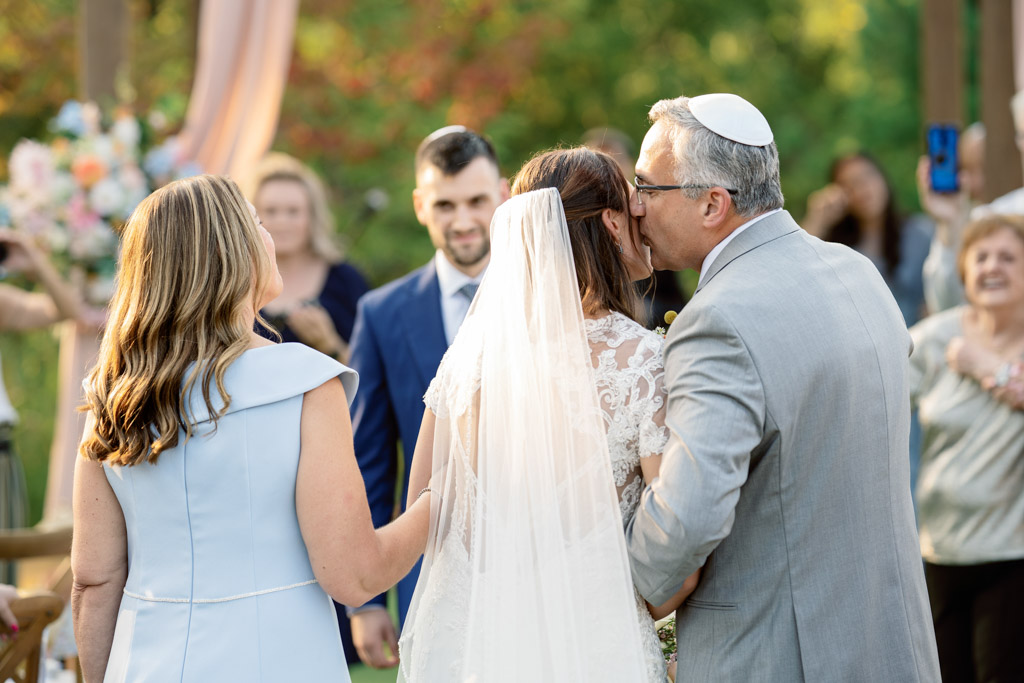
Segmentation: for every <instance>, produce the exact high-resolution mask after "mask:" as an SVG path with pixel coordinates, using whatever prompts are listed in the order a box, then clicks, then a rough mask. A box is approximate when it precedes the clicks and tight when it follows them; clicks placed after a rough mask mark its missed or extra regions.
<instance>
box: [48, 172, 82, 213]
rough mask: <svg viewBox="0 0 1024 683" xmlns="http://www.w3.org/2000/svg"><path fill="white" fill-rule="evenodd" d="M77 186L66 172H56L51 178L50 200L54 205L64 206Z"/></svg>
mask: <svg viewBox="0 0 1024 683" xmlns="http://www.w3.org/2000/svg"><path fill="white" fill-rule="evenodd" d="M77 187H78V184H77V183H76V182H75V179H74V177H73V176H72V175H71V174H70V173H67V172H66V171H57V173H55V174H54V176H53V184H52V185H51V186H50V198H51V200H52V201H53V203H54V204H57V205H60V204H65V203H66V202H67V201H68V200H69V199H71V195H72V194H74V192H75V189H76V188H77Z"/></svg>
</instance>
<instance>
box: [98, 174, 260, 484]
mask: <svg viewBox="0 0 1024 683" xmlns="http://www.w3.org/2000/svg"><path fill="white" fill-rule="evenodd" d="M271 273H272V264H271V263H270V258H269V256H268V254H267V251H266V248H265V246H264V245H263V240H262V237H261V235H260V232H259V228H258V227H257V226H256V222H255V221H254V220H253V218H252V215H251V214H250V213H249V207H248V206H247V205H246V202H245V198H244V197H243V196H242V193H241V191H239V189H238V186H237V185H235V183H234V182H232V181H231V180H229V179H227V178H224V177H221V176H211V175H202V176H194V177H192V178H186V179H184V180H179V181H176V182H174V183H171V184H169V185H166V186H164V187H162V188H160V189H159V190H157V191H156V192H154V193H153V194H151V195H150V196H149V197H147V198H146V199H145V200H143V202H142V203H141V204H139V206H138V208H136V209H135V211H134V213H132V216H131V218H129V219H128V224H127V225H126V226H125V229H124V234H123V236H122V249H121V256H120V259H119V263H118V271H117V289H116V291H115V293H114V298H113V300H112V301H111V304H110V317H109V319H108V320H107V325H106V332H105V334H104V335H103V344H102V346H101V347H100V355H99V360H98V361H97V364H96V366H95V367H94V368H93V370H92V371H91V372H90V373H89V376H88V379H87V381H86V392H85V393H86V395H85V400H86V405H85V407H84V408H83V410H88V411H90V412H91V413H92V414H93V416H94V417H95V422H94V423H93V426H92V427H91V429H90V430H88V431H87V432H86V434H85V437H84V439H83V441H82V446H81V452H82V455H84V456H85V457H86V458H89V459H91V460H97V461H103V460H106V459H108V458H110V459H111V460H113V461H114V462H118V463H120V464H122V465H136V464H138V463H140V462H143V461H148V462H156V460H157V457H159V455H160V453H161V452H163V451H164V450H166V449H168V448H173V447H174V446H176V445H177V444H178V431H179V429H181V430H184V432H185V437H186V439H187V438H188V437H190V436H191V435H192V427H193V422H194V420H193V419H192V417H191V415H189V414H187V413H188V402H187V397H188V396H189V395H190V394H191V392H192V390H193V387H194V386H195V384H196V382H197V381H198V382H199V384H200V387H201V388H202V395H203V399H204V400H205V401H206V407H207V409H208V410H209V414H210V416H211V417H212V419H213V420H214V424H216V420H217V418H219V417H220V416H221V415H223V414H224V412H225V411H226V410H227V406H228V404H229V402H230V397H229V396H228V395H227V392H226V391H225V389H224V372H225V371H226V370H227V368H228V366H229V365H231V363H232V362H233V361H234V360H235V359H237V358H238V357H239V356H241V355H242V353H243V352H244V351H245V350H246V349H247V348H248V346H249V343H250V335H251V330H252V316H256V319H257V320H259V321H260V322H261V323H262V319H261V318H260V317H259V312H258V311H256V305H257V304H258V302H259V301H260V299H261V298H262V294H263V292H264V290H265V289H266V287H267V286H268V284H269V283H270V278H271ZM193 363H194V364H193ZM190 366H191V367H190ZM214 381H215V382H216V383H217V390H218V391H219V393H220V396H221V397H222V398H223V401H224V405H223V407H222V408H221V409H220V411H216V410H215V409H214V407H213V404H212V402H211V399H210V385H211V382H214Z"/></svg>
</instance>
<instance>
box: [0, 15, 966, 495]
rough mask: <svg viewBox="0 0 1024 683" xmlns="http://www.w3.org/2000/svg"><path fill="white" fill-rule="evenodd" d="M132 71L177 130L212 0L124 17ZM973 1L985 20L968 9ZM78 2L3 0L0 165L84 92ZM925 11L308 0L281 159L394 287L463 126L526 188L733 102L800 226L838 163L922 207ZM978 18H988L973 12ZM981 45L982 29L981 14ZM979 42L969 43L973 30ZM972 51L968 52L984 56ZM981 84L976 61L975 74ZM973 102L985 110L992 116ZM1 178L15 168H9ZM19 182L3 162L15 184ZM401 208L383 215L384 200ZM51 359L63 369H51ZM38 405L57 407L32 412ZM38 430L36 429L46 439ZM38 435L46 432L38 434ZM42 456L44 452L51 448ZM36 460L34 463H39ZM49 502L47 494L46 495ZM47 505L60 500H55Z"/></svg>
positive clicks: (31, 360)
mask: <svg viewBox="0 0 1024 683" xmlns="http://www.w3.org/2000/svg"><path fill="white" fill-rule="evenodd" d="M125 2H126V3H127V6H128V7H129V8H130V12H131V31H130V36H129V46H130V48H129V54H130V59H129V61H128V63H127V65H126V66H127V68H126V69H125V70H124V73H123V74H121V76H120V77H119V80H118V83H119V92H120V96H121V97H122V98H123V99H124V100H125V101H127V102H129V103H131V104H133V105H134V107H135V110H136V111H148V110H149V109H150V108H151V107H152V106H153V105H157V104H158V105H159V106H160V107H161V108H162V109H164V111H166V112H168V114H169V117H170V119H171V121H172V124H173V123H174V122H180V121H181V119H182V118H183V115H184V112H185V108H186V106H187V99H188V92H189V88H190V86H191V79H192V72H193V68H194V59H195V57H194V52H195V44H196V41H195V24H196V21H197V15H196V12H197V7H198V3H197V2H195V0H159V1H157V0H125ZM968 4H970V3H968ZM77 5H78V3H76V2H74V0H41V1H39V2H23V1H22V0H0V116H2V120H3V125H2V126H0V158H3V157H6V155H7V153H9V151H10V149H11V147H13V145H14V143H15V142H16V141H17V139H18V138H20V137H22V136H40V135H43V134H44V133H45V122H46V120H47V119H48V118H49V117H50V116H51V115H52V114H53V113H54V112H55V111H56V110H57V108H58V107H59V106H60V104H61V103H62V102H63V101H64V100H66V99H67V98H69V97H71V96H73V95H74V94H75V91H76V89H75V78H76V59H77V53H76V49H75V41H74V32H75V23H76V9H77ZM920 6H921V3H920V0H771V1H770V2H769V0H756V1H755V0H750V1H740V0H733V1H732V2H726V1H725V0H645V2H634V1H633V0H555V1H554V2H541V1H540V0H519V1H518V2H508V1H507V0H506V1H504V2H502V1H499V0H447V1H442V0H420V1H418V2H404V1H403V0H344V1H340V0H303V2H302V3H301V5H300V16H299V20H298V23H297V29H296V40H295V50H294V56H293V60H292V65H291V71H290V76H289V83H288V87H287V89H286V91H285V97H284V102H283V106H282V112H281V119H280V125H279V130H278V135H277V139H276V141H275V143H274V147H275V148H276V149H280V150H282V151H286V152H290V153H292V154H295V155H296V156H298V157H299V158H301V159H303V160H305V161H307V162H309V163H310V164H311V165H313V166H314V167H315V168H316V169H317V170H318V171H319V172H320V173H321V174H322V175H323V176H324V178H325V179H326V180H327V183H328V186H329V187H330V189H331V193H332V205H333V207H334V209H335V212H336V215H337V218H338V224H339V226H340V228H341V232H342V234H343V235H344V236H345V239H346V241H347V242H348V245H349V256H350V259H351V260H352V261H353V262H354V263H355V264H356V265H357V266H358V267H359V268H361V269H362V270H363V271H364V272H365V273H366V274H367V275H368V277H369V278H370V280H371V281H372V282H374V283H375V284H381V283H383V282H385V281H387V280H389V279H392V278H394V277H397V276H399V275H402V274H403V273H405V272H407V271H408V270H410V269H411V268H413V267H415V266H418V265H419V264H421V263H423V262H425V261H426V260H427V259H428V258H429V256H430V254H431V252H432V247H431V245H430V242H429V239H428V238H427V235H426V232H425V230H423V228H421V227H420V226H419V225H418V224H417V223H416V220H415V217H414V216H413V212H412V206H411V200H410V195H411V192H412V189H413V184H414V178H413V168H412V156H413V153H414V151H415V149H416V146H417V144H418V143H419V141H420V140H421V139H422V138H423V137H424V136H425V135H427V134H428V133H430V132H431V131H432V130H434V129H436V128H438V127H440V126H442V125H446V124H449V123H463V124H466V125H469V126H471V127H475V128H478V129H479V130H482V131H484V132H486V133H487V134H488V135H490V136H491V138H492V139H493V140H494V143H495V145H496V147H497V149H498V152H499V155H500V157H501V159H502V160H503V165H504V170H505V172H506V173H508V174H513V173H514V172H515V170H516V169H517V168H518V167H519V166H520V165H521V164H522V163H523V162H524V161H525V160H526V159H528V158H529V157H530V156H532V155H533V154H534V153H536V152H537V151H539V150H542V149H546V148H550V147H553V146H557V145H572V144H576V143H577V142H578V140H579V138H580V135H581V134H582V133H583V132H584V131H585V130H586V129H588V128H590V127H594V126H612V127H616V128H620V129H622V130H623V131H625V132H626V133H628V134H629V135H630V136H632V137H633V138H634V139H635V140H636V141H637V142H638V143H639V141H640V140H641V139H642V136H643V134H644V132H645V130H646V128H647V122H646V114H647V110H648V108H649V107H650V105H651V104H653V103H654V102H655V101H657V100H658V99H660V98H663V97H673V96H676V95H679V94H688V95H696V94H701V93H706V92H717V91H730V92H735V93H738V94H740V95H743V96H744V97H746V98H747V99H749V100H751V101H752V102H753V103H755V104H756V105H757V106H758V107H759V108H760V109H761V110H762V111H763V112H764V114H765V115H766V116H767V118H768V120H769V121H770V122H771V124H772V127H773V129H774V131H775V135H776V140H777V143H778V146H779V151H780V156H781V161H782V176H783V189H784V191H785V193H786V197H787V200H788V201H787V205H788V207H789V208H790V210H791V211H792V212H793V213H794V214H795V215H796V216H797V217H800V216H801V215H802V214H803V212H804V207H805V202H806V197H807V195H808V194H809V193H810V192H811V191H813V190H815V189H817V188H818V187H820V186H821V185H822V184H823V183H824V182H825V179H826V173H827V169H828V166H829V164H830V162H831V160H832V158H833V157H834V156H836V155H837V154H842V153H846V152H850V151H853V150H856V149H865V150H867V151H869V152H871V153H873V154H874V155H875V156H877V157H878V158H879V159H880V160H881V162H882V163H883V165H884V166H885V168H886V169H887V171H888V173H889V175H890V177H891V179H892V181H893V183H894V185H895V187H896V190H897V194H898V196H899V199H900V200H901V203H902V205H903V206H904V207H908V208H912V207H914V206H915V205H916V196H915V190H914V182H913V169H914V165H915V163H916V159H917V156H918V155H919V154H920V153H921V148H922V144H921V121H920V112H919V109H918V99H919V95H918V64H917V56H918V32H919V20H918V14H919V11H920ZM972 11H973V10H972ZM968 19H970V21H969V22H968V24H967V25H968V29H970V30H973V29H972V27H974V26H976V21H975V15H974V14H971V15H970V16H969V17H968ZM970 30H969V31H968V33H970ZM972 40H973V39H972V38H971V36H970V35H968V44H969V45H972V46H973V45H974V43H973V42H972ZM968 66H969V69H970V70H971V71H970V73H972V74H973V73H975V72H976V68H975V66H974V62H973V61H971V62H970V63H969V64H968ZM976 101H977V98H976V95H975V94H974V91H973V90H971V89H968V106H969V107H970V108H971V111H976ZM0 164H2V162H0ZM3 175H4V169H3V166H2V165H0V177H2V176H3ZM374 189H376V190H378V192H377V196H379V195H380V191H383V192H384V193H386V194H387V196H388V197H390V203H389V204H388V205H387V206H386V207H385V208H383V209H382V210H371V208H370V204H369V203H368V202H367V199H366V198H367V193H368V191H370V190H374ZM35 339H36V340H37V342H38V343H37V344H36V345H35V346H32V347H31V348H29V347H27V346H26V345H25V344H24V343H22V342H18V345H17V346H14V347H9V346H8V344H11V343H13V342H8V341H6V340H5V341H4V342H3V344H0V349H2V350H3V352H4V360H5V361H7V360H8V357H10V362H11V363H13V364H16V365H20V364H24V365H25V367H37V368H39V369H40V371H41V372H43V373H44V374H43V375H25V376H24V377H21V376H12V374H11V371H10V370H9V369H8V376H7V379H8V382H9V386H10V387H11V389H12V393H15V392H18V391H20V389H19V388H18V384H19V383H20V382H22V381H24V382H27V385H26V386H30V387H33V389H32V392H33V393H32V398H31V399H30V398H29V397H28V396H27V395H25V394H17V395H18V396H19V398H18V401H20V403H19V408H20V409H21V411H22V415H23V420H24V424H23V426H22V428H21V429H20V431H19V440H23V439H24V440H28V441H30V442H31V440H33V439H36V440H37V441H38V443H39V444H45V442H46V440H47V438H48V436H47V435H46V434H42V435H39V436H37V435H34V434H35V433H34V432H32V430H31V429H30V427H29V425H30V424H36V425H37V427H38V428H39V429H41V430H46V429H47V428H48V427H47V426H46V424H43V423H44V422H46V423H47V424H48V419H42V418H39V417H38V416H34V415H33V414H34V413H35V411H37V410H39V411H42V412H43V414H44V415H47V414H48V413H47V411H49V410H50V409H51V408H50V406H52V405H53V402H54V400H53V397H52V391H53V389H52V382H51V381H50V379H52V376H51V375H47V374H45V373H49V372H52V368H53V366H54V365H55V355H54V348H53V344H52V343H42V342H39V341H38V340H39V338H35ZM39 359H45V362H40V361H39ZM37 399H38V400H39V402H38V403H31V402H30V401H35V400H37ZM32 429H35V428H32ZM30 434H33V435H32V436H30ZM28 450H31V451H32V453H33V455H32V456H31V457H35V455H34V454H35V453H36V452H38V453H41V454H45V451H46V449H45V448H42V449H40V448H39V447H38V446H37V444H36V443H35V442H32V445H31V447H29V446H28V443H23V444H22V451H23V453H24V454H25V455H26V456H28V455H29V454H28V453H27V451H28ZM26 459H29V458H28V457H27V458H26ZM33 495H35V494H33ZM40 495H41V494H40Z"/></svg>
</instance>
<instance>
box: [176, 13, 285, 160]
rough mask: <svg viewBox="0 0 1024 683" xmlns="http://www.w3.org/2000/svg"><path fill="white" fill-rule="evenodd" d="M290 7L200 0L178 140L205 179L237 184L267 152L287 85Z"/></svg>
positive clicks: (185, 153) (184, 152) (186, 155)
mask: <svg viewBox="0 0 1024 683" xmlns="http://www.w3.org/2000/svg"><path fill="white" fill-rule="evenodd" d="M298 9H299V2H298V0H204V2H203V4H202V7H201V9H200V15H199V40H198V56H197V59H196V75H195V80H194V82H193V86H192V95H191V98H190V99H189V103H188V113H187V115H186V117H185V127H184V129H183V130H182V132H181V135H180V140H181V142H182V145H183V150H182V151H183V154H184V155H185V158H189V159H195V160H196V161H198V162H199V165H200V167H202V169H203V171H204V172H206V173H218V174H226V175H230V176H233V177H235V178H236V179H237V178H239V177H241V176H242V175H243V173H244V172H245V171H246V170H247V169H248V168H251V167H252V166H253V164H255V163H256V162H257V161H258V160H259V159H260V157H262V156H263V155H264V154H265V153H266V151H267V150H268V149H269V148H270V144H271V143H272V142H273V139H274V133H275V131H276V129H277V120H278V116H279V114H280V109H281V97H282V95H283V93H284V86H285V82H286V81H287V79H288V66H289V63H290V62H291V52H292V45H293V43H294V34H295V22H296V17H297V15H298Z"/></svg>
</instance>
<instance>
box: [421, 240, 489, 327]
mask: <svg viewBox="0 0 1024 683" xmlns="http://www.w3.org/2000/svg"><path fill="white" fill-rule="evenodd" d="M434 268H436V269H437V282H438V284H439V285H440V286H441V318H442V319H443V320H444V337H445V339H447V340H448V346H451V345H452V341H453V340H454V339H455V334H456V333H457V332H458V331H459V327H460V326H461V325H462V321H463V319H465V317H466V313H468V312H469V304H470V300H469V299H467V298H466V296H465V295H464V294H462V293H461V292H460V291H459V290H461V289H462V288H463V287H464V286H465V285H468V284H475V285H479V284H480V280H481V279H483V276H484V273H485V272H487V269H486V268H484V270H483V271H482V272H481V273H480V274H479V275H477V276H476V277H470V276H468V275H466V274H465V273H463V272H462V271H461V270H459V269H458V268H456V267H455V266H453V265H452V264H451V262H450V261H449V260H448V259H447V258H446V257H445V255H444V253H443V252H442V251H441V250H440V249H438V250H437V252H436V253H435V254H434Z"/></svg>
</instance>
